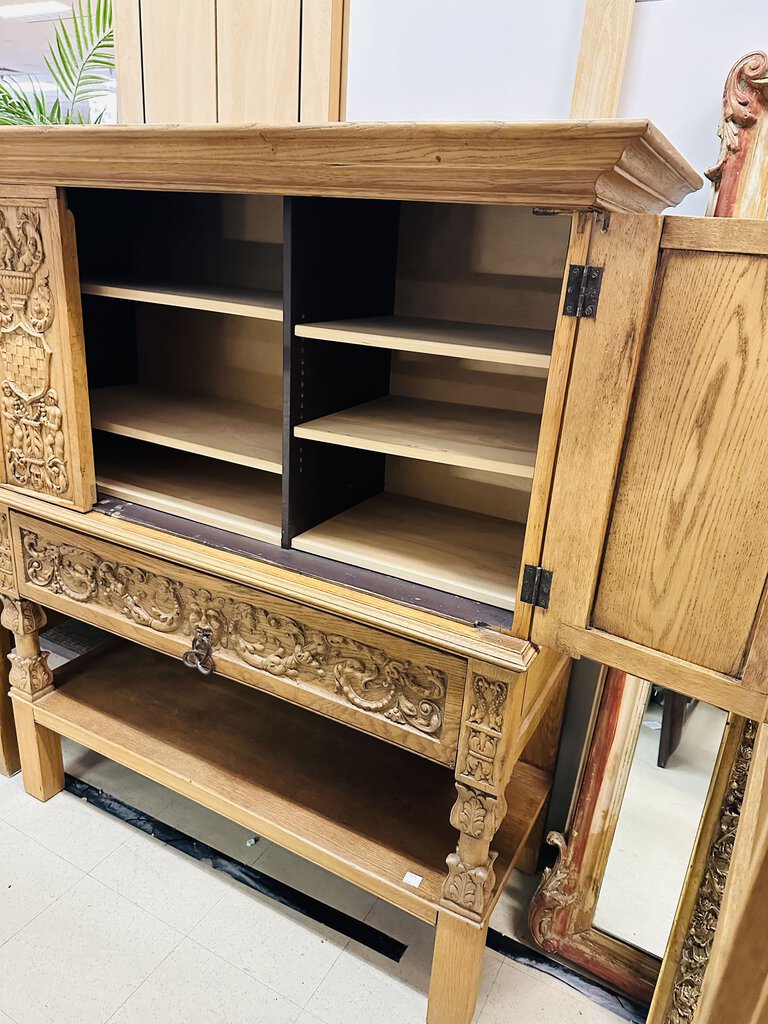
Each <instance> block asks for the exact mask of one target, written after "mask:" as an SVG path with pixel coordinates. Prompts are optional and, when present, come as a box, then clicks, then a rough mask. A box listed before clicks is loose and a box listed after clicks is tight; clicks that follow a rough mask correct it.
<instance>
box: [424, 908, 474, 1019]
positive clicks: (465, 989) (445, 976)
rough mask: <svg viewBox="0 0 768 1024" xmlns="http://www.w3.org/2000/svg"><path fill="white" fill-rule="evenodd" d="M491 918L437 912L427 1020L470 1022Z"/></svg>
mask: <svg viewBox="0 0 768 1024" xmlns="http://www.w3.org/2000/svg"><path fill="white" fill-rule="evenodd" d="M487 934H488V922H487V921H486V922H485V924H475V923H474V922H473V921H467V920H462V918H460V917H454V915H453V914H450V913H448V912H447V911H445V912H440V913H439V914H438V915H437V931H436V934H435V954H434V958H433V961H432V977H431V980H430V985H429V1006H428V1009H427V1024H471V1021H472V1017H473V1016H474V1013H475V1004H476V1003H477V990H478V988H479V986H480V974H481V972H482V969H483V953H484V951H485V939H486V936H487Z"/></svg>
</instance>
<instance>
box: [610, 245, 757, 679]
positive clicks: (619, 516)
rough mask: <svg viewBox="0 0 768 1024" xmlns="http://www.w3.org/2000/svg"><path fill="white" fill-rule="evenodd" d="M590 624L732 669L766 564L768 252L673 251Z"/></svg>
mask: <svg viewBox="0 0 768 1024" xmlns="http://www.w3.org/2000/svg"><path fill="white" fill-rule="evenodd" d="M659 287H660V294H659V299H658V305H657V309H656V313H655V316H654V318H653V322H652V325H651V327H650V329H649V333H648V338H647V341H646V344H645V348H644V352H643V362H642V370H641V373H640V375H639V378H638V382H637V389H636V393H635V399H634V409H633V414H632V416H631V419H630V422H629V430H628V441H627V446H626V451H625V454H624V463H623V467H622V471H621V477H620V480H619V485H618V489H617V492H616V499H615V506H614V510H613V515H612V517H611V522H610V527H609V531H608V537H607V545H606V549H605V555H604V560H603V566H602V572H601V574H600V580H599V586H598V591H597V600H596V604H595V609H594V613H593V623H594V625H595V626H596V627H597V628H598V629H601V630H603V631H604V632H606V633H611V634H614V635H616V636H620V637H624V638H626V639H629V640H632V641H634V642H635V643H638V644H641V645H643V646H646V647H649V648H651V649H653V650H656V651H661V652H663V653H666V654H670V655H673V656H674V657H677V658H681V659H683V660H685V661H689V662H692V663H694V664H697V665H702V666H705V667H707V668H709V669H712V670H714V671H716V672H722V673H724V674H726V675H732V676H738V675H740V674H741V669H742V663H743V660H744V657H745V653H746V646H747V641H748V639H749V636H750V632H751V629H752V623H753V621H754V619H755V615H756V612H757V608H758V604H759V601H760V598H761V595H762V593H763V588H764V586H765V583H766V565H767V564H768V516H767V515H766V494H768V399H766V390H765V386H764V384H765V373H764V368H765V366H766V365H767V364H768V324H767V323H766V304H765V303H766V295H767V294H768V259H766V258H756V257H753V256H741V255H727V254H723V255H720V254H715V253H713V254H709V253H685V252H668V253H666V255H665V256H664V259H663V268H662V272H661V275H660V286H659Z"/></svg>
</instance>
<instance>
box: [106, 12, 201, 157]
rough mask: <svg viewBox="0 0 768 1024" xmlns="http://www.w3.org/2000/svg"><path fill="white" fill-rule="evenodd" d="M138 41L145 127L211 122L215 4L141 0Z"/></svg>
mask: <svg viewBox="0 0 768 1024" xmlns="http://www.w3.org/2000/svg"><path fill="white" fill-rule="evenodd" d="M141 42H142V63H143V71H144V115H145V120H146V122H147V124H215V122H216V0H162V3H157V2H156V0H143V2H142V4H141ZM149 137H152V136H149ZM105 141H106V140H105Z"/></svg>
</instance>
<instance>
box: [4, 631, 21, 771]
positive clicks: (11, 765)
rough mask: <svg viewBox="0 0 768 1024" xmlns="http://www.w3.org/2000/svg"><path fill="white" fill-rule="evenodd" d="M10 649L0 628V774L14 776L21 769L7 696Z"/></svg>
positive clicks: (14, 728) (10, 707)
mask: <svg viewBox="0 0 768 1024" xmlns="http://www.w3.org/2000/svg"><path fill="white" fill-rule="evenodd" d="M10 649H11V635H10V633H9V632H8V630H7V629H2V628H0V774H2V775H15V774H16V772H17V771H18V770H19V768H20V767H21V762H20V761H19V744H18V741H17V740H16V726H15V725H14V723H13V708H12V706H11V698H10V694H9V688H10V683H9V681H8V674H9V669H10V665H9V664H8V652H9V651H10Z"/></svg>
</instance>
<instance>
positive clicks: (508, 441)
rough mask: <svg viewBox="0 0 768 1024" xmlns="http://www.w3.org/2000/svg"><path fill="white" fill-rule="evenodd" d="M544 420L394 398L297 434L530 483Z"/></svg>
mask: <svg viewBox="0 0 768 1024" xmlns="http://www.w3.org/2000/svg"><path fill="white" fill-rule="evenodd" d="M540 429H541V419H540V417H538V416H533V415H531V414H529V413H515V412H507V411H505V410H502V409H478V408H476V407H475V406H471V405H454V404H452V403H449V402H430V401H424V400H422V399H418V398H398V397H394V396H390V397H388V398H379V399H377V400H376V401H374V402H366V403H365V404H364V405H356V406H354V407H353V408H351V409H344V410H343V411H342V412H336V413H333V414H332V415H331V416H323V417H321V418H320V419H317V420H311V421H310V422H309V423H302V424H301V425H300V426H297V427H295V428H294V433H295V434H296V436H297V437H305V438H308V439H310V440H312V441H325V442H327V443H329V444H338V445H344V446H346V447H349V448H365V449H367V450H369V451H374V452H386V453H387V454H390V455H401V456H405V457H406V458H412V459H422V460H425V461H427V462H439V463H442V464H443V465H448V466H465V467H467V468H471V469H483V470H488V471H490V472H492V473H503V474H505V475H507V476H515V477H522V478H524V479H525V480H527V481H528V484H529V486H530V482H531V481H532V479H533V467H534V463H535V461H536V446H537V444H538V439H539V430H540Z"/></svg>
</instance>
